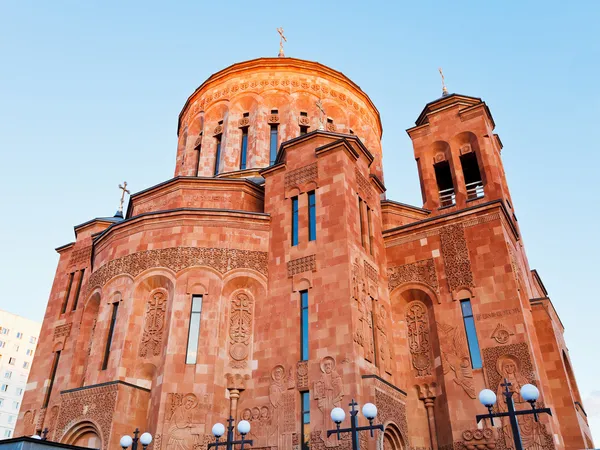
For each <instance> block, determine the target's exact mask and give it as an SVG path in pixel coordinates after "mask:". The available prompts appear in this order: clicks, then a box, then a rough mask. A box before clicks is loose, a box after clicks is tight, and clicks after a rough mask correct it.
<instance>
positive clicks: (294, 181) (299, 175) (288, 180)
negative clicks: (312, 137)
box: [284, 163, 318, 189]
mask: <svg viewBox="0 0 600 450" xmlns="http://www.w3.org/2000/svg"><path fill="white" fill-rule="evenodd" d="M317 176H318V171H317V163H313V164H308V165H306V166H304V167H300V168H299V169H295V170H291V171H289V172H287V173H286V174H285V181H284V184H285V188H286V189H288V188H291V187H297V186H300V185H302V184H304V183H308V182H311V181H313V182H316V181H317Z"/></svg>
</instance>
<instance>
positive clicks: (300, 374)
mask: <svg viewBox="0 0 600 450" xmlns="http://www.w3.org/2000/svg"><path fill="white" fill-rule="evenodd" d="M296 388H297V389H298V390H299V391H307V390H308V361H298V364H297V366H296Z"/></svg>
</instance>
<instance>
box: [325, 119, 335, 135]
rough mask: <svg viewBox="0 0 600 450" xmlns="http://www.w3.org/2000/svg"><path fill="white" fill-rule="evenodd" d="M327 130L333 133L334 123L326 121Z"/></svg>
mask: <svg viewBox="0 0 600 450" xmlns="http://www.w3.org/2000/svg"><path fill="white" fill-rule="evenodd" d="M326 129H327V131H331V132H334V133H335V124H334V123H331V122H327V126H326Z"/></svg>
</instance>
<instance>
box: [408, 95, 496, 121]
mask: <svg viewBox="0 0 600 450" xmlns="http://www.w3.org/2000/svg"><path fill="white" fill-rule="evenodd" d="M456 105H458V106H459V108H460V109H467V108H470V107H474V106H479V105H483V106H484V107H485V111H486V113H487V115H488V116H489V118H490V120H491V121H492V124H494V126H495V123H494V119H493V118H492V113H491V112H490V110H489V108H488V107H487V105H486V104H485V102H484V101H483V100H481V99H480V98H479V97H471V96H468V95H461V94H450V95H446V96H444V97H440V98H438V99H437V100H434V101H432V102H429V103H427V104H426V105H425V108H423V111H421V114H419V117H418V118H417V120H416V121H415V125H416V126H420V125H425V124H426V123H429V115H430V114H433V113H436V112H439V111H441V110H444V109H446V108H450V107H453V106H456Z"/></svg>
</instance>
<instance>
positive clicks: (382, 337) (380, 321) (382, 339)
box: [377, 305, 392, 375]
mask: <svg viewBox="0 0 600 450" xmlns="http://www.w3.org/2000/svg"><path fill="white" fill-rule="evenodd" d="M387 320H388V314H387V310H386V309H385V306H383V305H379V306H378V308H377V348H378V350H379V351H378V357H379V362H378V364H377V365H378V367H380V368H381V369H383V370H384V371H385V372H387V373H389V374H390V375H391V374H392V353H391V351H390V344H389V341H388V338H387V333H386V324H387Z"/></svg>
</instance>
